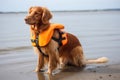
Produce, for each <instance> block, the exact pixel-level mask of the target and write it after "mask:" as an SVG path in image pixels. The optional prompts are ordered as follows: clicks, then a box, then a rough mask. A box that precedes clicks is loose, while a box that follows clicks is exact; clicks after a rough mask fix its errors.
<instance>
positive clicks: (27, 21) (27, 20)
mask: <svg viewBox="0 0 120 80" xmlns="http://www.w3.org/2000/svg"><path fill="white" fill-rule="evenodd" d="M24 20H25V23H26V24H29V25H34V24H35V21H34V20H32V19H31V18H27V17H26V18H25V19H24Z"/></svg>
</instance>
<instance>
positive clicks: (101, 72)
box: [0, 11, 120, 80]
mask: <svg viewBox="0 0 120 80" xmlns="http://www.w3.org/2000/svg"><path fill="white" fill-rule="evenodd" d="M25 15H26V14H0V17H1V18H0V23H1V26H0V27H1V30H0V34H2V35H0V38H1V39H0V80H120V22H119V21H120V11H111V12H109V11H108V12H72V13H70V12H65V13H64V12H60V13H59V12H58V13H54V19H53V20H52V21H53V22H56V23H57V22H59V23H62V24H64V25H65V27H66V31H68V32H70V33H73V34H75V35H76V36H77V37H78V38H79V40H80V41H81V44H82V46H83V49H84V54H85V56H86V58H87V59H90V58H98V57H102V56H105V57H108V58H109V62H108V63H105V64H89V65H87V66H86V67H85V68H84V69H80V68H77V67H67V68H65V69H64V70H55V72H53V75H52V76H51V75H48V74H45V73H44V72H38V73H36V72H34V71H33V70H34V68H35V66H36V60H37V56H36V55H35V54H34V52H33V50H32V47H31V45H30V41H29V27H28V25H25V23H24V21H23V18H24V16H25ZM63 18H64V20H63ZM9 19H10V20H9ZM6 23H7V24H6ZM8 26H9V27H8ZM73 26H74V27H73ZM10 34H11V35H10Z"/></svg>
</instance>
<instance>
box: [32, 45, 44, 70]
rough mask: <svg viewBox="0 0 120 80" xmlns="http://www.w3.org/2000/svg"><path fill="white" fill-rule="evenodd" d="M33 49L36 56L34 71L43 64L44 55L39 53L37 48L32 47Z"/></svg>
mask: <svg viewBox="0 0 120 80" xmlns="http://www.w3.org/2000/svg"><path fill="white" fill-rule="evenodd" d="M34 51H35V53H36V54H37V57H38V58H37V66H36V69H35V72H39V71H40V69H42V68H43V66H44V56H43V55H42V54H41V53H40V51H39V50H38V48H36V47H34Z"/></svg>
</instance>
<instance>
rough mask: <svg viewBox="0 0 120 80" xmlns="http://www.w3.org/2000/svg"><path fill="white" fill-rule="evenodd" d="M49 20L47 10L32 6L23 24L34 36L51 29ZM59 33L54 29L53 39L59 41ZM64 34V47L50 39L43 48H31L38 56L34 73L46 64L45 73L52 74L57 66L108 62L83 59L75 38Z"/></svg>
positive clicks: (101, 59)
mask: <svg viewBox="0 0 120 80" xmlns="http://www.w3.org/2000/svg"><path fill="white" fill-rule="evenodd" d="M51 18H52V14H51V12H50V11H49V10H48V9H47V8H45V7H39V6H34V7H31V8H30V9H29V13H28V15H27V16H26V17H25V22H26V24H29V25H30V29H32V31H33V32H34V34H36V35H37V34H38V35H39V34H40V33H42V32H44V31H46V30H47V29H48V28H49V27H51V26H50V25H51V24H53V23H50V19H51ZM59 32H61V31H60V30H57V29H54V32H53V37H54V38H56V39H59V37H60V35H59ZM66 34H67V43H66V44H65V45H60V44H59V43H58V42H57V41H56V40H54V39H52V38H51V39H50V41H49V43H47V45H45V46H39V45H36V46H33V48H34V51H35V53H37V55H38V60H37V67H36V69H35V71H36V72H38V71H41V69H42V68H43V67H44V65H45V64H48V71H47V73H48V74H52V71H53V70H54V69H56V68H57V66H58V65H59V66H60V67H61V68H63V67H64V66H66V65H73V66H77V67H83V66H85V65H86V64H93V63H105V62H107V61H108V59H107V58H106V57H102V58H98V59H93V60H88V59H85V57H84V54H83V49H82V46H81V44H80V42H79V40H78V39H77V37H76V36H74V35H73V34H70V33H66ZM37 37H38V36H37ZM37 39H38V38H37ZM41 39H42V37H41ZM33 42H35V41H33ZM36 44H37V42H36Z"/></svg>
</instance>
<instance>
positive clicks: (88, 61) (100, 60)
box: [85, 57, 108, 64]
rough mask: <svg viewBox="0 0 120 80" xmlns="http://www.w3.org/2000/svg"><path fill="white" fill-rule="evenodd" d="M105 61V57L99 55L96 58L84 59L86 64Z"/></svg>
mask: <svg viewBox="0 0 120 80" xmlns="http://www.w3.org/2000/svg"><path fill="white" fill-rule="evenodd" d="M106 62H108V58H107V57H101V58H97V59H88V60H86V61H85V63H86V64H98V63H106Z"/></svg>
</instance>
